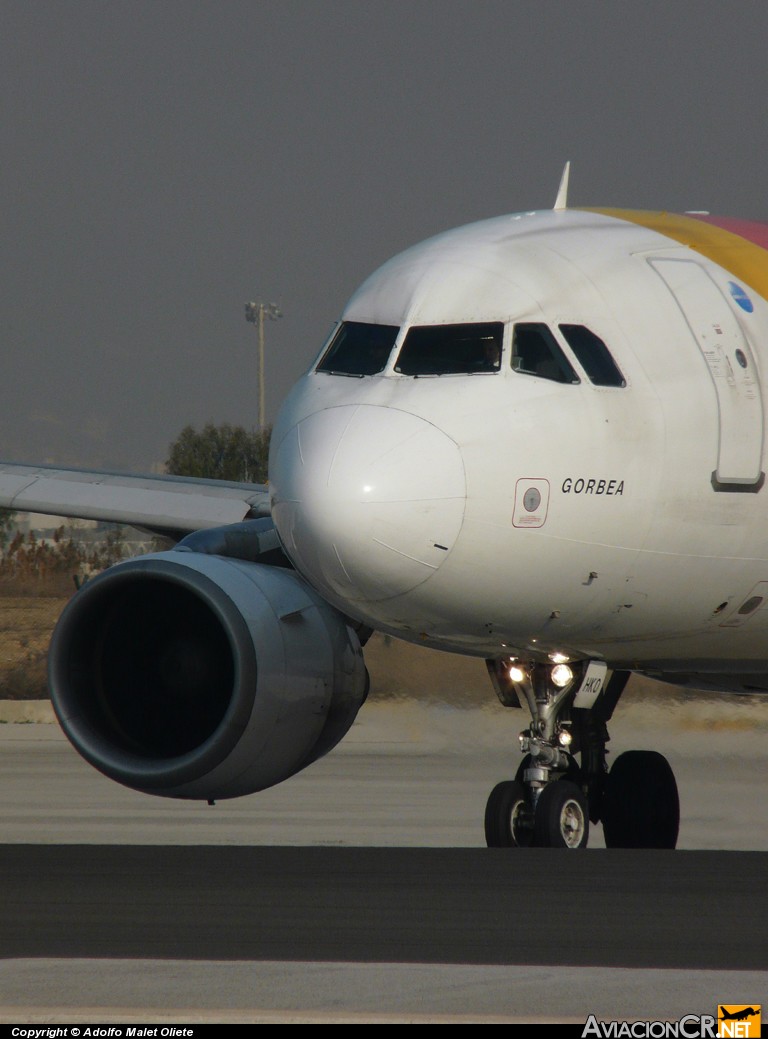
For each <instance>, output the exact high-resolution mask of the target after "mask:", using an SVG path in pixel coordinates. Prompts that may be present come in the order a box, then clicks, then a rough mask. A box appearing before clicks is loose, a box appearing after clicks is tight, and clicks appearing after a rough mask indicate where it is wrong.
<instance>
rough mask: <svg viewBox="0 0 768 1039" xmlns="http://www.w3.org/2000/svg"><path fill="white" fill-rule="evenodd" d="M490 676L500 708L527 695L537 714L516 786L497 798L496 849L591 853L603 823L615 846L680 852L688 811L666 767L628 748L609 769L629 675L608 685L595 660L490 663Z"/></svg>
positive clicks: (491, 838)
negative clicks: (683, 812) (614, 721)
mask: <svg viewBox="0 0 768 1039" xmlns="http://www.w3.org/2000/svg"><path fill="white" fill-rule="evenodd" d="M488 670H489V673H490V675H491V679H492V680H493V683H494V686H495V688H496V692H497V695H498V696H499V699H500V700H501V702H502V703H503V704H504V705H505V706H508V707H520V706H521V703H520V698H521V696H522V698H523V699H525V701H526V702H527V705H528V708H529V710H530V713H531V724H530V726H529V727H528V728H527V729H526V730H524V731H523V732H522V733H521V734H520V747H521V750H522V751H523V753H524V754H525V757H524V759H523V761H522V762H521V764H520V767H519V768H518V770H517V775H516V777H515V779H514V780H507V781H505V782H502V783H499V784H498V785H497V786H496V787H494V789H493V790H492V791H491V795H490V797H489V798H488V803H487V805H486V809H485V838H486V843H487V845H488V847H490V848H527V847H534V846H535V847H539V848H542V847H544V848H584V847H586V845H587V841H588V839H589V824H590V821H591V822H592V823H597V822H600V821H602V823H603V832H604V836H605V843H606V846H607V847H609V848H612V847H613V848H674V847H675V844H676V843H677V833H678V827H679V821H680V806H679V800H678V794H677V785H676V783H675V777H674V775H673V774H672V770H671V768H670V767H669V763H668V762H667V760H666V759H665V758H664V757H662V755H661V754H657V753H656V752H655V751H629V752H627V753H625V754H621V755H620V756H619V757H618V758H617V759H616V761H615V762H614V764H613V767H612V769H611V770H610V772H609V771H608V766H607V764H606V753H607V752H606V744H607V743H608V740H609V736H608V728H607V722H608V721H609V720H610V718H611V715H612V714H613V710H614V708H615V706H616V704H617V703H618V700H619V697H620V696H621V694H622V692H623V691H624V687H625V685H626V683H627V680H628V678H629V672H626V671H616V672H614V673H613V674H612V676H611V678H610V680H609V681H607V682H606V681H605V679H606V666H605V664H602V663H598V662H590V661H581V662H578V663H575V662H568V663H567V664H566V663H555V665H554V666H552V665H551V664H549V665H548V664H542V663H527V662H525V663H524V662H521V661H518V660H512V661H509V660H506V661H488ZM577 754H578V755H579V757H580V759H581V760H580V763H578V762H577V760H576V755H577Z"/></svg>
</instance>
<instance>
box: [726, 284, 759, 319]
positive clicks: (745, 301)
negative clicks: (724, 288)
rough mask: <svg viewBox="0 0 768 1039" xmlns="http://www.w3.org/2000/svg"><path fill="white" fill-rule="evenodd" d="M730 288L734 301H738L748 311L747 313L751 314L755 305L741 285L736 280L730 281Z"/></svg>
mask: <svg viewBox="0 0 768 1039" xmlns="http://www.w3.org/2000/svg"><path fill="white" fill-rule="evenodd" d="M728 290H729V292H730V293H731V295H732V296H733V300H734V302H735V303H737V304H738V305H739V306H740V307H741V309H742V310H744V311H746V312H747V314H751V313H752V311H753V310H754V309H755V308H754V305H753V303H752V300H751V299H750V298H749V296H748V295H747V294H746V292H745V291H744V289H743V288H742V287H741V285H737V284H736V282H735V281H729V282H728Z"/></svg>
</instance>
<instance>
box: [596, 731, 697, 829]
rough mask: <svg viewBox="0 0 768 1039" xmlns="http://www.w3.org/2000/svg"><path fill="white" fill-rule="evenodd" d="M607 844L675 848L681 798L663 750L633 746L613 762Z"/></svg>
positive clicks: (606, 806) (606, 799)
mask: <svg viewBox="0 0 768 1039" xmlns="http://www.w3.org/2000/svg"><path fill="white" fill-rule="evenodd" d="M602 817H603V834H604V836H605V845H606V847H607V848H674V847H675V846H676V844H677V835H678V831H679V829H680V798H679V796H678V792H677V783H676V782H675V776H674V773H673V772H672V769H671V768H670V765H669V762H668V761H667V759H666V758H665V757H664V755H663V754H659V753H658V752H657V751H655V750H629V751H626V752H625V753H624V754H620V755H619V757H618V758H616V760H615V761H614V763H613V767H612V768H611V770H610V772H609V773H608V777H607V779H606V782H605V793H604V794H603V803H602Z"/></svg>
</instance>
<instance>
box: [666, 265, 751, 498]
mask: <svg viewBox="0 0 768 1039" xmlns="http://www.w3.org/2000/svg"><path fill="white" fill-rule="evenodd" d="M649 263H650V264H651V266H652V267H653V269H654V270H655V271H656V273H657V274H658V275H659V277H660V278H661V279H662V280H663V281H664V283H665V284H666V286H667V288H668V289H669V290H670V292H671V293H672V295H673V297H674V299H675V302H676V303H677V305H678V306H679V307H680V310H681V311H682V312H683V317H684V318H685V320H686V322H687V324H688V327H689V328H690V330H691V334H692V335H693V338H694V339H695V340H696V344H697V345H698V347H699V350H700V351H701V355H702V357H703V358H704V361H705V362H706V364H707V367H708V369H709V374H710V376H711V378H712V383H713V385H714V388H715V394H716V395H717V408H718V415H719V425H720V430H719V432H720V437H719V445H718V453H717V459H716V465H715V471H714V485H715V488H716V489H717V490H729V489H737V487H739V486H740V487H741V488H743V489H746V488H748V487H750V486H752V487H755V489H757V488H758V487H759V485H760V484H761V482H762V460H763V402H762V398H761V395H760V385H759V382H758V375H757V368H756V365H755V359H754V355H753V353H752V349H751V347H750V345H749V341H748V340H747V337H746V336H745V335H744V332H743V331H742V329H741V326H740V324H739V322H738V321H737V320H736V315H735V314H734V313H733V311H732V309H731V307H730V304H729V303H728V301H727V299H726V298H725V296H724V295H723V293H722V292H721V290H720V288H719V287H718V286H717V285H716V284H715V282H714V281H713V280H712V278H711V277H710V276H709V274H708V273H707V271H706V270H705V269H704V268H703V267H702V266H701V265H700V264H698V263H696V261H694V260H663V259H652V260H649ZM736 288H739V287H738V286H736ZM741 291H743V290H741ZM728 485H736V486H734V487H729V486H728Z"/></svg>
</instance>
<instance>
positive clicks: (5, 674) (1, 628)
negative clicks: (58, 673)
mask: <svg viewBox="0 0 768 1039" xmlns="http://www.w3.org/2000/svg"><path fill="white" fill-rule="evenodd" d="M66 603H67V596H62V595H10V594H4V593H3V592H2V591H0V699H4V700H27V699H32V700H35V699H41V698H43V697H45V696H47V690H46V677H45V673H46V656H47V654H48V644H49V642H50V640H51V633H52V632H53V629H54V627H55V625H56V621H57V620H58V618H59V615H60V613H61V611H62V610H63V609H64V606H65V605H66Z"/></svg>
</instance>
